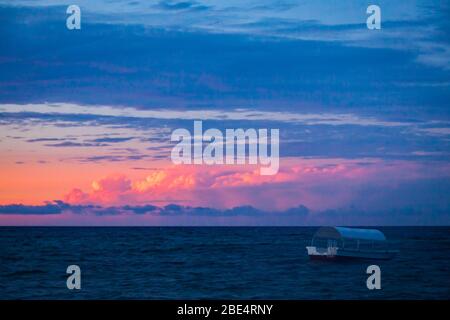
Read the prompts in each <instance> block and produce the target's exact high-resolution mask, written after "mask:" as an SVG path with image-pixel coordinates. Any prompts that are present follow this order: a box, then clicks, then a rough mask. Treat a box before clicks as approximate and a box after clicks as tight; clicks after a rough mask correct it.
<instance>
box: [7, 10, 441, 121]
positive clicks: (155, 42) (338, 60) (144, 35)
mask: <svg viewBox="0 0 450 320" xmlns="http://www.w3.org/2000/svg"><path fill="white" fill-rule="evenodd" d="M61 10H62V8H60V7H57V8H54V7H50V8H45V11H44V9H40V8H20V9H18V8H12V7H2V8H1V9H0V15H1V16H2V18H5V19H4V20H3V21H4V22H3V23H2V26H0V33H1V34H2V38H3V39H4V41H3V47H4V48H3V50H2V54H1V59H0V61H2V63H1V64H0V83H1V87H0V88H1V89H0V93H1V94H0V102H37V101H73V102H80V103H90V104H112V105H127V106H137V107H141V108H154V107H161V106H167V107H172V108H186V107H208V108H215V107H216V108H218V107H220V108H229V107H240V106H245V107H255V108H261V109H264V108H271V109H277V110H293V109H295V110H301V111H312V110H314V111H317V110H319V109H327V110H333V111H347V110H356V111H358V112H366V113H378V114H379V113H384V114H397V115H405V112H410V111H411V110H414V112H415V113H418V112H421V113H425V114H428V115H433V114H434V115H445V116H448V108H447V107H446V101H448V100H450V91H449V90H448V86H421V85H420V84H422V83H429V82H430V81H432V82H434V83H446V82H447V83H448V82H449V79H450V76H449V72H448V71H445V70H442V69H439V68H433V67H430V66H428V65H421V64H418V63H417V62H416V60H417V57H418V54H419V53H420V52H418V51H417V50H416V49H414V48H411V49H410V50H408V49H406V50H394V49H388V48H378V47H375V48H367V47H366V48H364V47H351V46H346V45H343V44H342V43H340V42H333V41H299V40H286V39H270V38H264V37H262V38H258V37H249V36H245V35H236V34H234V35H233V34H229V35H226V34H206V33H201V32H176V31H165V30H162V29H159V30H158V29H147V28H144V27H142V26H136V25H115V24H91V23H89V21H88V22H85V23H84V24H83V29H82V30H80V31H79V32H71V31H69V30H67V29H66V28H65V20H64V19H65V16H64V15H63V16H61V14H60V12H61ZM44 12H45V14H44V16H42V14H43V13H44ZM37 16H39V18H33V17H37ZM23 21H27V23H23ZM344 27H345V26H344ZM321 28H324V26H321ZM336 28H343V26H339V27H336ZM405 70H407V72H405ZM17 83H21V85H20V90H19V89H18V86H17V85H16V84H17ZM402 84H408V85H402ZM414 84H417V85H414ZM412 108H413V109H412Z"/></svg>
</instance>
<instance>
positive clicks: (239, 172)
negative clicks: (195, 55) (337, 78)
mask: <svg viewBox="0 0 450 320" xmlns="http://www.w3.org/2000/svg"><path fill="white" fill-rule="evenodd" d="M442 174H447V175H448V168H443V167H442V166H440V167H436V168H429V167H428V168H427V167H425V165H423V164H420V163H412V162H407V161H391V162H387V161H381V160H370V161H366V162H361V160H359V162H358V161H356V160H342V159H328V160H325V159H322V160H321V159H318V160H317V159H316V160H299V159H296V160H291V161H287V162H286V163H284V165H283V167H282V168H281V169H280V171H279V173H278V174H276V175H273V176H262V175H260V174H259V169H258V168H256V167H248V166H195V165H185V166H170V167H167V168H164V169H160V170H155V171H153V172H152V173H150V174H149V175H147V176H146V177H144V178H142V179H137V180H134V181H131V180H130V179H129V178H127V177H126V176H123V175H120V174H115V175H110V176H107V177H104V178H101V179H97V180H94V181H93V182H92V188H91V190H87V191H81V190H80V189H73V190H72V191H71V192H70V193H68V194H67V195H66V196H65V199H64V200H65V201H67V202H68V203H72V204H86V203H91V204H100V205H125V204H143V203H158V204H161V205H163V204H168V203H180V204H183V205H190V206H208V207H214V208H230V207H234V206H241V205H251V206H254V207H256V208H260V209H264V210H283V209H286V208H289V207H293V206H297V205H299V204H303V205H306V206H308V207H310V208H312V209H320V210H322V209H327V208H335V207H341V206H346V205H351V204H353V203H358V202H361V203H362V204H364V199H362V197H363V196H361V193H362V191H363V190H364V188H367V186H377V187H378V188H379V189H380V190H382V189H383V188H389V187H391V186H392V185H395V184H397V183H402V182H404V181H405V180H411V179H420V178H426V177H427V176H435V177H436V176H437V177H438V176H439V175H442Z"/></svg>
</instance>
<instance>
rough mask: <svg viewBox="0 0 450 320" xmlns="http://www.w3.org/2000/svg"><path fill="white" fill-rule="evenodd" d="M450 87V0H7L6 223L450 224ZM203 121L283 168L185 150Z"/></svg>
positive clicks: (3, 52)
mask: <svg viewBox="0 0 450 320" xmlns="http://www.w3.org/2000/svg"><path fill="white" fill-rule="evenodd" d="M70 4H76V5H78V6H79V7H80V9H81V29H80V30H68V29H67V27H66V19H67V17H68V16H69V15H68V14H67V13H66V9H67V6H68V5H70ZM370 4H377V5H378V6H379V7H380V8H381V19H382V20H381V29H380V30H369V29H368V28H367V26H366V19H367V17H368V15H367V13H366V9H367V7H368V6H369V5H370ZM449 101H450V2H447V1H401V2H400V1H395V2H394V1H376V2H373V3H372V2H370V1H359V0H354V1H300V0H298V1H275V0H259V1H253V0H246V1H237V0H236V1H235V0H228V1H212V0H211V1H190V0H188V1H183V0H180V1H134V0H129V1H111V0H110V1H106V0H100V1H83V0H74V1H72V2H70V3H68V2H67V1H59V0H53V1H30V0H29V1H26V0H17V1H4V0H0V154H1V157H0V225H83V226H85V225H114V226H122V225H163V226H164V225H175V226H176V225H180V226H183V225H232V226H242V225H286V226H290V225H449V223H450V197H449V196H448V195H449V194H450V161H449V160H450V157H449V156H450V149H449V146H450V106H449ZM194 120H202V121H203V127H204V130H206V129H208V128H217V129H219V130H222V131H225V129H227V128H244V129H248V128H256V129H262V128H278V129H279V130H280V157H281V158H280V169H279V171H278V173H277V174H276V175H271V176H262V175H260V170H259V168H258V165H175V164H173V163H172V161H171V158H170V153H171V150H172V148H173V146H174V143H173V142H171V140H170V136H171V133H172V131H173V130H175V129H177V128H186V129H188V130H190V131H192V130H193V123H194Z"/></svg>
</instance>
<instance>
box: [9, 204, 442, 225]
mask: <svg viewBox="0 0 450 320" xmlns="http://www.w3.org/2000/svg"><path fill="white" fill-rule="evenodd" d="M63 212H70V213H73V214H77V215H78V214H83V215H94V216H106V215H110V216H117V215H129V214H132V215H140V216H142V215H146V214H148V215H154V216H160V217H161V218H162V219H163V220H160V221H159V222H160V223H163V224H164V223H165V222H170V221H171V220H169V219H172V218H181V217H182V216H186V217H191V218H194V217H201V218H202V220H195V219H194V220H190V221H191V222H190V225H197V224H199V225H204V224H205V223H206V224H210V225H217V224H219V225H220V224H223V221H222V220H220V219H221V218H227V217H228V218H236V217H241V218H246V219H250V220H245V221H247V223H249V224H250V225H253V224H257V225H287V226H293V225H300V226H302V225H365V226H369V225H442V224H448V223H450V213H449V211H448V210H447V209H444V208H438V207H429V206H428V207H423V208H417V207H413V206H400V207H395V208H386V209H383V210H367V209H361V208H359V209H358V208H357V207H348V208H338V209H330V210H325V211H319V212H317V211H315V212H311V211H310V210H309V209H308V208H307V207H305V206H303V205H299V206H298V207H295V208H290V209H287V210H284V211H276V212H269V211H263V210H258V209H256V208H253V207H251V206H241V207H236V208H232V209H226V210H219V209H214V208H207V207H186V206H180V205H176V204H170V205H167V206H164V207H158V206H154V205H150V204H149V205H142V206H132V205H125V206H117V207H102V206H98V205H70V204H67V203H64V202H62V201H55V202H53V203H48V204H46V205H41V206H28V205H22V204H12V205H2V206H0V214H13V215H56V214H62V213H63ZM164 219H167V221H166V220H164ZM217 219H219V220H217Z"/></svg>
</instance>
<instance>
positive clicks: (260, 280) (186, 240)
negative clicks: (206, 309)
mask: <svg viewBox="0 0 450 320" xmlns="http://www.w3.org/2000/svg"><path fill="white" fill-rule="evenodd" d="M379 229H381V230H382V231H383V232H384V233H385V234H386V236H387V238H388V239H389V240H391V245H392V246H393V247H394V248H397V249H399V250H400V254H399V255H398V256H397V257H396V258H395V259H394V260H391V261H376V262H374V261H358V262H345V263H342V262H341V263H338V262H312V261H309V259H308V257H307V255H306V250H305V246H306V245H307V244H308V243H309V241H310V239H311V237H312V235H313V233H314V231H315V230H316V228H303V227H281V228H279V227H273V228H272V227H240V228H232V227H230V228H210V227H205V228H201V227H180V228H171V227H163V228H158V227H153V228H140V227H130V228H96V227H92V228H72V227H70V228H69V227H67V228H55V227H51V228H10V227H2V228H0V299H449V298H450V273H449V272H450V228H449V227H420V228H419V227H414V228H411V227H405V228H397V227H395V228H394V227H391V228H379ZM374 263H375V264H378V265H379V266H380V267H381V286H382V289H381V290H368V289H367V287H366V279H367V276H368V275H367V274H366V268H367V266H368V265H370V264H374ZM71 264H76V265H79V266H80V268H81V275H82V281H81V286H82V288H81V290H79V291H70V290H68V289H67V287H66V279H67V275H66V268H67V266H68V265H71Z"/></svg>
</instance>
